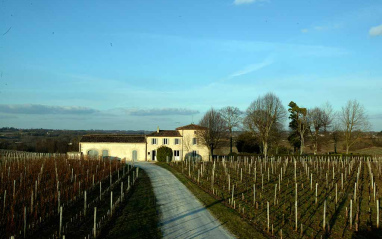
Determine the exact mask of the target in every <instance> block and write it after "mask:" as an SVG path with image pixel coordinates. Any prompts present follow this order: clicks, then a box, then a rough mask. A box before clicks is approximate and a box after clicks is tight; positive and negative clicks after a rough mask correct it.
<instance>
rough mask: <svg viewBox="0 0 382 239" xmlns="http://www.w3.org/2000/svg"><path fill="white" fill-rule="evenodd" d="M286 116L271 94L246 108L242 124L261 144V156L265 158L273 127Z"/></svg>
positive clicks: (278, 100)
mask: <svg viewBox="0 0 382 239" xmlns="http://www.w3.org/2000/svg"><path fill="white" fill-rule="evenodd" d="M285 116H286V111H285V108H284V106H283V105H282V103H281V100H280V99H279V98H278V97H277V96H276V95H275V94H273V93H267V94H266V95H264V96H262V97H259V98H257V100H255V101H253V102H252V103H251V105H250V106H249V107H248V109H247V112H246V117H245V119H244V124H245V125H246V127H247V128H248V129H249V130H250V131H251V132H253V133H254V134H257V135H258V137H259V139H260V140H261V142H262V144H263V154H264V156H265V157H267V153H268V144H269V140H270V136H271V133H272V129H273V126H275V125H276V124H278V123H280V122H281V121H282V120H283V119H284V118H285Z"/></svg>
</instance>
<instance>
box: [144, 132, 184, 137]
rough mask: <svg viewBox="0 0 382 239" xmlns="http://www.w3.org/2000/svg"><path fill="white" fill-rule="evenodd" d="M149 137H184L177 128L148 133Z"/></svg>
mask: <svg viewBox="0 0 382 239" xmlns="http://www.w3.org/2000/svg"><path fill="white" fill-rule="evenodd" d="M147 137H182V136H181V135H180V133H179V132H178V131H176V130H159V132H157V131H155V132H152V133H151V134H148V135H147Z"/></svg>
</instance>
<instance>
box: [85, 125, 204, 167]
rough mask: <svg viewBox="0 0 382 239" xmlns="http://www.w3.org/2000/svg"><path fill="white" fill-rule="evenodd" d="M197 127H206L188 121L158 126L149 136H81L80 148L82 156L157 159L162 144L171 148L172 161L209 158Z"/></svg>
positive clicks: (135, 159) (202, 128)
mask: <svg viewBox="0 0 382 239" xmlns="http://www.w3.org/2000/svg"><path fill="white" fill-rule="evenodd" d="M199 130H206V128H204V127H201V126H199V125H195V124H190V125H186V126H183V127H179V128H176V129H175V130H160V129H159V127H158V129H157V131H155V132H152V133H150V134H148V135H84V136H83V137H82V139H81V141H80V143H79V144H80V145H79V148H80V152H81V154H82V155H90V156H108V157H117V158H126V159H127V160H134V161H153V160H154V161H156V154H157V149H158V147H160V146H162V145H165V146H167V147H169V148H171V149H172V151H173V159H174V160H182V159H184V157H188V156H194V157H198V158H201V159H202V160H208V158H209V151H208V148H207V147H206V146H204V145H201V144H199V142H198V140H197V137H196V135H197V132H198V131H199Z"/></svg>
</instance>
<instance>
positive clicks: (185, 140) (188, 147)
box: [183, 135, 192, 153]
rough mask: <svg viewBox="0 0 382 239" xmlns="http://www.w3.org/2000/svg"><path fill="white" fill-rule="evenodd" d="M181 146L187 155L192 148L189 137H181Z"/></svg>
mask: <svg viewBox="0 0 382 239" xmlns="http://www.w3.org/2000/svg"><path fill="white" fill-rule="evenodd" d="M183 146H184V148H185V149H186V152H187V153H189V152H190V151H191V148H192V139H191V137H190V135H186V136H184V137H183Z"/></svg>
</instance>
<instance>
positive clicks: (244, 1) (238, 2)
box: [233, 0, 269, 5]
mask: <svg viewBox="0 0 382 239" xmlns="http://www.w3.org/2000/svg"><path fill="white" fill-rule="evenodd" d="M268 1H269V0H235V1H233V4H235V5H242V4H250V3H255V2H268Z"/></svg>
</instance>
